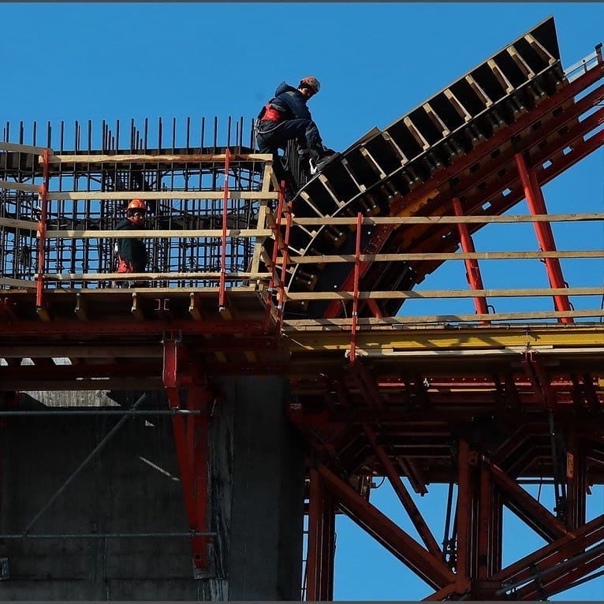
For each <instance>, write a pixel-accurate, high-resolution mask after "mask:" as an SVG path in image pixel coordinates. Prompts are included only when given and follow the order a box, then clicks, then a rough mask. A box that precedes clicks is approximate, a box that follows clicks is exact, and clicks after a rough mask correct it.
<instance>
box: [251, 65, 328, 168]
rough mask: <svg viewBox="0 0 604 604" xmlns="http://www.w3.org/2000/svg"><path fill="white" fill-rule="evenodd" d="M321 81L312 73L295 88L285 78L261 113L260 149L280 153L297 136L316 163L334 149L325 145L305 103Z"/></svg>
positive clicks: (274, 153)
mask: <svg viewBox="0 0 604 604" xmlns="http://www.w3.org/2000/svg"><path fill="white" fill-rule="evenodd" d="M320 88H321V84H320V83H319V80H317V78H315V77H313V76H309V77H307V78H303V79H302V80H301V81H300V83H299V84H298V88H294V87H293V86H290V85H289V84H286V83H285V82H281V84H279V86H277V90H276V91H275V96H274V97H273V98H272V99H271V100H270V101H269V102H268V103H266V105H265V106H264V107H263V108H262V109H261V111H260V113H259V114H258V123H257V132H256V142H257V143H258V150H259V152H260V153H272V154H273V155H276V154H277V151H278V149H285V148H286V146H287V143H288V141H290V140H293V139H298V141H300V145H301V147H302V151H303V152H305V153H307V154H308V156H309V157H310V159H312V160H313V161H314V163H317V162H319V161H320V160H321V159H323V158H324V157H326V156H328V155H332V154H333V151H331V150H329V149H326V148H325V147H324V146H323V142H322V140H321V135H320V134H319V129H318V128H317V125H316V124H315V122H314V121H313V119H312V116H311V114H310V110H309V109H308V107H307V106H306V103H307V102H308V101H309V100H310V99H311V98H312V97H313V96H314V95H315V94H317V93H318V92H319V89H320Z"/></svg>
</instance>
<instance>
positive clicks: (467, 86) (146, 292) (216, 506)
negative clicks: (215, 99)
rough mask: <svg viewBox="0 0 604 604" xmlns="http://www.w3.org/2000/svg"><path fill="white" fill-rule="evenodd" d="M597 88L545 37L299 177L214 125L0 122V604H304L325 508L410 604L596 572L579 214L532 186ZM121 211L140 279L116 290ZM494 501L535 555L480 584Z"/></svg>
mask: <svg viewBox="0 0 604 604" xmlns="http://www.w3.org/2000/svg"><path fill="white" fill-rule="evenodd" d="M603 77H604V61H603V58H602V47H601V45H598V46H596V47H595V51H594V52H593V53H591V54H589V55H588V56H586V58H585V59H584V60H582V61H581V62H580V63H579V64H577V65H575V66H572V67H569V68H566V69H564V68H563V66H562V61H561V58H560V49H559V48H558V41H557V36H556V30H555V24H554V21H553V19H548V20H546V21H544V22H542V23H541V24H539V25H537V26H536V27H535V28H533V29H532V30H530V31H529V32H527V33H526V34H524V35H523V36H521V37H520V38H518V39H517V40H514V41H513V42H512V43H510V44H509V45H508V46H506V47H505V48H503V49H502V50H501V51H500V52H498V53H496V54H495V55H493V56H492V57H490V58H489V59H487V60H486V61H484V62H482V63H480V64H479V65H478V67H476V68H475V69H473V70H472V71H470V72H468V73H467V74H466V75H464V76H463V77H461V78H459V79H458V80H456V81H455V82H454V83H452V84H451V85H449V86H447V87H446V88H444V89H442V90H441V91H440V92H438V93H437V94H435V95H434V96H433V97H431V98H430V99H428V100H427V101H426V102H424V103H422V104H421V105H420V106H418V107H417V108H415V109H414V110H413V111H411V112H409V113H407V114H405V115H404V116H403V117H401V118H399V119H397V120H396V121H395V122H394V123H392V124H391V125H389V126H388V127H386V128H383V129H379V128H374V129H373V130H371V131H370V132H368V133H367V134H365V135H364V136H362V137H361V138H360V139H359V140H358V141H357V142H356V143H354V144H353V145H352V146H351V147H350V148H349V149H347V150H345V151H343V152H342V153H340V154H339V155H338V156H337V157H335V158H334V159H333V160H332V161H330V162H329V163H328V164H327V165H326V166H325V167H324V168H323V169H322V170H321V171H320V173H318V174H317V175H314V176H312V177H311V176H310V175H308V173H307V172H306V170H305V168H304V166H303V165H302V164H301V161H302V160H301V159H300V157H298V156H297V155H296V154H295V153H288V154H287V161H285V160H283V159H282V158H276V157H273V156H271V155H264V154H259V153H257V152H255V150H254V145H253V136H252V132H253V124H247V123H246V122H245V121H244V120H243V119H242V120H238V121H237V120H229V121H228V123H227V124H226V125H224V124H222V125H220V124H218V122H217V121H216V120H214V121H213V122H212V121H209V120H201V122H200V123H193V122H192V121H191V120H188V121H187V122H186V123H185V124H178V125H177V123H176V121H173V122H171V123H169V124H166V123H164V122H163V121H162V120H160V121H159V122H158V123H157V124H153V125H152V124H149V122H148V121H145V122H144V124H142V125H141V124H135V123H134V122H131V123H130V124H128V125H127V126H124V124H122V123H119V122H118V123H116V124H111V125H110V124H108V123H103V124H102V125H101V128H100V130H97V129H95V128H94V127H93V125H92V124H91V123H90V122H88V123H87V124H80V123H75V124H74V125H68V124H65V123H61V124H60V125H59V127H56V126H51V125H50V124H49V125H47V127H46V128H42V127H39V126H38V125H37V124H34V126H33V128H32V129H31V130H30V131H29V132H26V130H25V127H24V125H23V124H20V125H19V126H18V127H16V128H15V127H14V125H10V124H7V125H6V126H5V127H4V132H3V141H4V142H1V143H0V202H1V203H0V266H1V269H2V270H1V276H0V401H1V402H2V405H1V407H0V434H2V445H1V449H0V485H1V489H2V490H1V493H0V581H2V588H3V589H2V592H3V593H4V594H6V595H4V596H2V597H4V598H6V599H16V600H18V599H56V600H60V599H62V600H69V599H72V600H77V599H79V600H84V599H107V600H111V599H133V600H134V599H191V600H194V599H218V600H227V599H230V600H252V599H254V600H296V599H298V600H299V599H304V600H308V601H319V600H321V601H325V600H332V599H333V597H334V594H333V586H334V560H335V552H336V544H335V527H336V517H337V516H338V515H339V514H345V515H347V516H348V517H349V518H350V519H352V520H353V521H354V522H355V523H356V524H357V525H359V526H360V527H361V528H362V529H363V530H365V531H367V532H368V533H369V534H370V535H371V536H372V537H373V538H375V539H376V540H377V541H378V542H379V543H380V544H382V545H383V546H384V547H385V548H386V549H387V550H388V551H389V552H390V553H391V554H392V555H393V556H395V557H396V558H397V559H398V560H400V561H401V563H402V564H403V565H406V566H407V567H408V568H409V569H411V571H412V572H413V573H415V574H416V575H417V576H418V577H419V578H420V579H422V580H423V581H424V583H425V584H426V598H425V599H427V600H477V599H478V600H504V599H513V600H538V599H539V600H541V599H547V598H549V597H551V596H554V595H556V594H558V593H561V592H564V591H565V590H568V589H570V588H572V587H575V586H577V585H580V584H581V583H584V582H586V581H589V580H595V579H597V578H598V577H600V576H601V575H602V571H601V567H602V564H603V563H604V509H600V511H599V512H598V514H599V515H598V514H596V515H595V516H594V517H590V515H589V513H588V501H589V499H590V494H591V493H592V489H593V488H594V487H596V488H599V487H598V485H602V484H604V323H603V321H602V318H603V317H604V309H603V305H602V300H603V299H604V287H603V285H602V262H603V260H602V259H603V258H604V251H603V248H602V245H601V243H602V241H601V234H602V228H603V225H602V223H603V220H604V214H603V213H602V211H601V210H600V211H599V212H593V211H592V212H588V211H582V209H583V207H584V206H582V200H580V199H575V200H573V201H572V211H571V212H568V213H555V214H553V213H549V212H548V209H547V196H546V195H545V193H544V190H543V188H544V186H545V185H547V184H548V183H550V182H553V181H555V179H556V178H557V177H559V176H561V175H563V174H565V173H567V171H570V170H571V169H572V168H573V167H574V166H575V165H577V164H579V163H581V162H582V161H583V160H586V158H588V157H589V156H592V155H593V154H594V153H595V152H597V151H598V150H600V149H601V147H602V146H603V144H604V129H603V128H602V124H603V123H604V114H603V108H602V101H603V99H604V84H603V83H602V78H603ZM275 162H276V163H275ZM568 173H569V174H570V173H571V172H568ZM601 176H602V177H604V174H602V175H601ZM596 194H597V193H594V195H596ZM600 194H601V192H600ZM135 198H136V199H142V200H144V201H145V203H146V204H147V207H148V212H147V220H146V227H145V230H143V231H120V232H119V237H129V236H130V237H143V238H144V240H145V242H146V246H147V249H148V251H149V268H148V270H147V272H145V273H136V274H123V273H117V272H116V257H115V252H114V248H115V242H116V240H117V238H118V232H117V231H116V230H115V227H116V224H117V223H118V222H119V221H120V220H121V219H122V218H123V215H124V210H125V208H126V206H127V204H128V202H129V201H130V200H132V199H135ZM569 203H570V200H569ZM521 205H522V207H523V208H524V212H521V211H520V209H519V208H520V206H521ZM482 229H484V231H483V230H482ZM557 229H560V231H562V232H563V233H564V241H565V242H568V241H570V242H571V244H570V247H571V249H564V250H562V249H559V246H558V244H557V243H556V239H555V237H554V235H555V234H556V231H557ZM560 231H559V232H560ZM491 232H492V233H493V235H492V236H491V237H490V239H488V244H489V249H488V250H486V251H480V249H479V241H481V240H482V239H481V236H482V235H483V234H484V233H491ZM495 233H497V234H495ZM518 233H520V236H519V235H518ZM598 237H600V239H598ZM518 241H521V243H522V246H523V248H524V249H521V250H512V249H510V247H514V245H516V242H518ZM593 242H595V244H596V245H595V248H594V247H593V245H592V246H591V249H588V248H590V244H592V243H593ZM567 247H568V244H567V245H565V248H567ZM535 249H537V250H538V251H535ZM445 264H446V267H443V268H447V267H455V268H453V269H451V270H453V271H456V273H455V274H459V275H461V277H462V279H463V280H464V282H465V283H464V284H463V287H458V288H455V289H454V288H452V287H448V288H442V289H426V288H425V287H424V281H425V280H426V279H427V277H428V276H429V275H430V274H432V273H433V272H434V271H436V270H437V269H438V268H439V267H441V266H442V265H445ZM493 266H495V268H493ZM501 266H504V267H506V268H505V269H503V270H502V269H501V268H500V267H501ZM535 274H536V275H538V276H537V277H533V276H532V275H535ZM527 275H531V277H530V281H529V282H527V279H526V278H525V277H526V276H527ZM132 280H134V281H135V286H133V287H118V285H121V284H122V283H121V282H126V281H132ZM493 281H495V283H493ZM500 283H501V284H500ZM519 284H521V285H522V286H520V285H519ZM443 309H447V310H446V311H443ZM380 478H384V479H385V480H387V481H388V482H389V483H390V485H391V487H392V489H393V491H394V492H395V494H396V496H397V497H398V499H399V500H400V504H401V508H402V509H403V510H404V512H405V514H406V515H407V516H408V518H409V520H410V522H411V524H412V526H413V527H414V530H415V532H416V533H417V537H416V536H414V535H412V534H410V533H409V532H407V531H406V530H404V529H403V528H401V526H399V524H397V522H396V521H394V520H393V519H392V518H389V517H388V516H387V515H386V514H385V513H384V512H383V511H381V510H380V509H378V508H377V507H376V506H374V505H373V504H372V491H373V488H374V487H375V484H376V481H377V480H378V479H380ZM534 480H538V481H540V482H541V483H542V484H545V485H547V486H548V488H551V489H553V501H554V504H553V506H551V509H550V507H548V506H547V505H545V504H544V503H543V502H541V501H540V500H539V499H538V498H536V497H534V496H533V495H531V494H530V493H529V491H527V490H526V489H525V484H526V483H527V482H530V481H534ZM434 484H445V485H448V486H449V497H448V502H447V506H446V514H445V518H443V519H442V521H443V523H444V526H445V534H444V535H441V534H438V535H437V533H436V530H440V529H437V527H433V526H430V523H429V522H428V521H427V519H426V518H425V516H424V515H423V514H422V512H421V511H420V509H419V507H418V505H417V496H423V495H426V494H428V493H429V491H430V485H434ZM600 507H601V506H600ZM504 510H510V511H511V512H512V513H513V514H515V515H516V516H517V517H518V518H519V519H520V520H521V521H522V522H523V523H525V525H526V527H527V530H532V531H534V532H535V533H536V535H538V537H539V538H541V539H542V540H543V542H544V543H545V545H543V546H542V547H539V548H537V549H535V551H533V552H531V553H529V554H528V555H526V556H524V557H522V558H520V559H518V560H515V561H514V562H512V563H508V562H505V560H506V559H507V558H505V554H506V552H505V551H504V535H505V530H504V525H503V515H504ZM359 555H361V556H362V552H359ZM191 561H192V571H191ZM368 580H370V577H368Z"/></svg>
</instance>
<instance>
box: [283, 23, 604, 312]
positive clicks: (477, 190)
mask: <svg viewBox="0 0 604 604" xmlns="http://www.w3.org/2000/svg"><path fill="white" fill-rule="evenodd" d="M555 39H556V32H555V25H554V21H553V19H548V20H546V21H544V22H543V23H542V24H540V25H539V26H537V27H536V28H534V29H532V30H531V31H529V32H527V33H526V34H525V35H524V36H521V37H520V38H518V39H517V40H516V41H514V42H513V43H511V44H509V45H508V46H506V47H505V48H504V49H503V50H502V51H500V52H499V53H496V54H495V55H493V56H492V57H491V58H490V59H488V60H486V61H485V62H483V63H482V64H481V65H479V66H478V67H477V68H475V69H473V70H472V71H470V72H468V74H466V75H465V76H463V77H462V78H460V79H459V80H457V81H456V82H454V83H453V84H452V85H450V86H448V87H447V88H445V89H444V90H443V91H441V92H439V93H438V94H436V95H434V96H433V97H432V98H431V99H429V100H428V101H426V102H425V103H423V104H422V105H420V106H419V107H417V108H416V109H414V110H413V111H411V112H410V113H409V114H407V115H405V116H403V117H402V118H400V119H398V120H396V121H395V122H394V123H393V124H391V125H390V126H388V127H386V128H385V129H383V130H378V129H374V130H373V131H371V132H370V133H368V134H367V135H366V136H365V137H363V138H362V139H360V140H359V142H358V143H356V144H355V145H353V146H352V147H350V148H349V149H348V150H347V151H345V152H343V153H342V154H341V155H339V156H337V157H336V158H335V159H333V160H332V161H330V162H329V163H328V164H327V165H326V166H325V168H324V169H323V170H322V171H321V173H320V174H319V175H317V176H316V177H314V178H313V179H312V180H310V181H309V182H307V183H306V184H305V185H304V186H303V187H302V188H301V190H300V191H299V193H298V194H297V195H296V196H295V198H294V200H293V207H294V213H295V216H296V217H300V218H306V217H308V218H311V217H318V216H324V215H329V216H333V217H345V216H349V217H352V216H356V215H357V213H361V214H362V215H363V216H365V217H379V216H388V215H390V216H400V217H405V216H438V215H443V214H453V210H452V199H453V198H458V199H459V200H460V201H461V207H462V210H463V213H464V214H465V215H479V216H480V215H497V214H502V213H504V212H505V211H507V210H508V209H509V208H511V207H512V206H513V205H514V204H515V203H518V201H520V200H521V199H522V198H523V196H524V195H523V193H522V190H521V189H520V191H519V186H518V181H517V174H516V170H515V168H514V163H513V161H514V160H513V155H514V154H515V153H525V154H526V155H527V156H528V157H529V158H530V162H531V165H532V166H535V167H536V169H538V170H539V176H538V178H539V183H540V184H545V182H548V181H549V180H551V179H552V178H554V177H555V175H557V174H558V173H559V171H560V167H561V164H562V163H564V164H565V166H564V167H568V164H569V162H575V161H579V160H580V159H581V158H582V157H583V156H584V155H585V154H586V153H589V152H591V151H592V150H593V149H595V148H597V147H598V146H599V145H600V144H601V142H600V140H599V138H598V137H595V140H594V137H592V139H591V142H589V143H588V142H585V145H584V147H585V148H584V149H583V150H582V151H579V150H577V151H576V152H575V153H574V154H570V156H569V157H564V158H562V150H564V149H566V148H567V147H568V145H572V144H575V146H576V141H577V139H581V140H583V138H585V139H586V138H587V135H588V134H590V133H592V134H593V132H594V131H596V130H597V129H598V127H599V125H600V124H601V121H602V118H601V111H600V112H598V113H596V114H595V115H590V116H589V119H588V120H587V121H584V122H582V123H581V124H580V123H579V118H581V117H582V114H585V113H586V112H587V111H589V110H591V109H592V108H593V107H597V105H598V103H599V101H600V100H601V98H602V88H601V87H600V88H598V89H597V90H595V91H594V92H593V93H592V94H591V95H590V96H589V98H588V99H584V100H582V101H575V98H574V97H575V95H576V94H578V93H579V92H581V91H582V90H585V89H586V88H588V87H589V86H590V85H591V84H593V82H595V81H597V80H598V79H599V78H600V77H601V73H602V69H601V64H600V63H598V64H597V65H595V67H594V71H593V73H592V74H591V76H585V77H584V79H583V80H582V84H581V85H578V84H575V85H574V87H569V86H571V82H570V81H569V78H567V77H566V76H565V74H564V72H563V70H562V67H561V64H560V56H559V50H558V45H557V43H556V42H555ZM583 117H584V115H583ZM548 164H555V165H554V166H553V167H549V169H545V168H543V166H544V165H548ZM562 169H564V168H562ZM478 228H480V226H479V225H471V227H470V232H474V231H475V230H477V229H478ZM351 231H352V229H351V228H350V227H343V226H342V227H339V226H322V227H317V228H315V229H311V228H306V229H304V228H293V229H292V232H291V238H290V241H291V245H292V249H293V250H294V252H292V254H295V253H299V254H301V255H305V256H313V255H316V256H321V255H324V254H329V253H334V252H335V253H338V254H352V253H354V246H355V241H354V240H355V238H354V236H351ZM458 245H459V234H458V232H457V229H456V228H455V227H453V228H451V227H449V228H445V227H443V226H439V227H420V226H410V227H406V226H404V225H400V226H397V227H392V226H389V227H386V226H385V227H375V228H373V229H365V230H364V231H363V239H362V251H363V252H368V253H378V252H380V251H382V252H384V253H387V252H391V253H396V252H403V253H404V252H407V251H411V250H413V251H421V250H430V251H436V250H438V251H443V252H446V251H454V250H455V249H456V248H457V247H458ZM439 264H440V263H439V262H438V261H435V262H432V263H430V262H404V261H395V262H391V263H388V264H387V263H374V264H372V265H371V266H372V269H371V271H370V274H368V273H369V271H367V270H366V269H367V267H368V266H369V265H368V264H367V265H365V266H364V270H363V271H362V274H361V278H362V285H363V289H367V290H371V289H379V290H389V289H391V290H396V289H405V290H409V289H411V288H412V287H413V286H415V285H416V284H417V283H419V282H421V281H422V280H423V279H424V277H425V275H426V274H428V273H430V272H432V271H433V270H434V269H435V268H437V266H439ZM351 279H352V265H351V264H349V265H348V266H345V265H342V264H339V265H333V264H328V265H325V264H322V263H321V262H317V263H316V264H305V265H304V266H299V267H297V268H296V270H295V271H294V273H293V275H292V279H291V283H290V291H292V292H304V291H309V292H313V291H328V290H334V289H342V290H347V289H348V290H350V289H351V287H350V285H351ZM400 304H401V303H400V302H397V301H390V302H385V303H383V304H381V305H380V308H381V311H382V312H383V313H384V314H386V315H391V314H395V312H396V311H397V309H398V308H399V307H400ZM289 311H290V312H291V313H292V314H291V316H295V315H296V314H304V313H309V314H310V315H312V316H320V315H323V314H325V316H326V317H336V316H339V315H341V314H343V313H345V312H348V314H350V308H347V309H345V305H342V304H338V305H335V304H333V303H332V304H326V303H322V302H319V301H317V300H314V301H312V300H311V301H310V302H302V303H298V304H294V305H290V308H289ZM360 312H361V313H364V314H369V310H368V309H367V308H366V307H363V306H361V309H360Z"/></svg>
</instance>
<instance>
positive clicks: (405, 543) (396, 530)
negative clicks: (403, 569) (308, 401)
mask: <svg viewBox="0 0 604 604" xmlns="http://www.w3.org/2000/svg"><path fill="white" fill-rule="evenodd" d="M317 470H318V472H319V474H320V475H321V477H322V479H323V481H324V484H325V487H326V488H327V489H328V490H329V491H330V492H331V493H332V495H333V496H334V497H335V499H336V501H337V502H338V505H339V506H340V508H341V509H342V510H343V511H344V512H345V513H346V514H347V515H348V516H349V517H350V518H351V520H353V521H354V522H355V523H356V524H358V525H359V526H360V527H361V528H362V529H364V530H365V531H367V533H368V534H370V535H371V536H372V537H374V538H375V539H376V540H377V541H378V542H379V543H381V544H382V545H383V546H384V547H385V548H386V549H387V550H388V551H389V552H391V553H392V554H393V555H394V556H395V557H396V558H398V559H399V560H400V561H401V562H403V563H404V564H406V565H407V566H408V567H409V568H410V569H411V570H412V571H413V572H414V573H416V574H417V575H418V576H419V577H420V578H421V579H423V580H424V581H425V582H426V583H428V585H430V586H431V587H432V588H433V589H440V588H442V587H445V586H447V585H450V584H451V583H453V582H454V581H455V575H454V574H453V572H452V571H451V570H450V569H449V567H448V566H447V565H446V564H445V563H444V562H443V561H442V560H439V559H437V558H436V557H435V556H433V555H432V554H431V553H430V552H428V551H426V550H425V549H424V548H423V547H422V546H421V545H419V543H417V541H415V540H414V539H413V538H412V537H411V536H410V535H408V534H407V533H406V532H405V531H403V530H402V529H401V528H400V527H398V526H397V525H396V524H394V522H392V520H390V519H389V518H388V517H387V516H385V515H384V514H383V513H382V512H380V511H379V510H378V509H377V508H375V507H374V506H372V505H371V504H370V503H368V502H367V501H366V500H365V499H363V497H361V496H360V495H359V494H358V493H357V492H356V491H355V490H354V489H352V488H351V487H350V486H349V485H348V484H346V482H344V481H343V480H342V479H341V478H340V477H338V476H337V475H336V474H334V473H333V472H332V471H331V470H330V469H329V468H327V467H326V466H325V465H322V464H320V465H319V466H318V468H317Z"/></svg>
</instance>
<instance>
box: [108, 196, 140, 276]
mask: <svg viewBox="0 0 604 604" xmlns="http://www.w3.org/2000/svg"><path fill="white" fill-rule="evenodd" d="M146 214H147V206H146V205H145V202H144V201H142V200H141V199H133V200H132V201H130V203H129V204H128V207H127V208H126V218H125V219H124V220H122V221H121V222H120V223H119V224H118V225H117V226H116V227H115V228H116V230H118V231H124V230H132V229H144V228H145V216H146ZM116 250H117V272H118V273H142V272H144V271H145V269H146V268H147V260H148V256H147V248H146V247H145V242H144V241H143V240H142V239H140V238H138V237H124V238H120V239H118V240H117V245H116ZM134 284H135V285H136V284H137V282H134ZM116 285H117V286H118V287H128V285H130V283H129V282H128V281H117V282H116Z"/></svg>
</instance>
